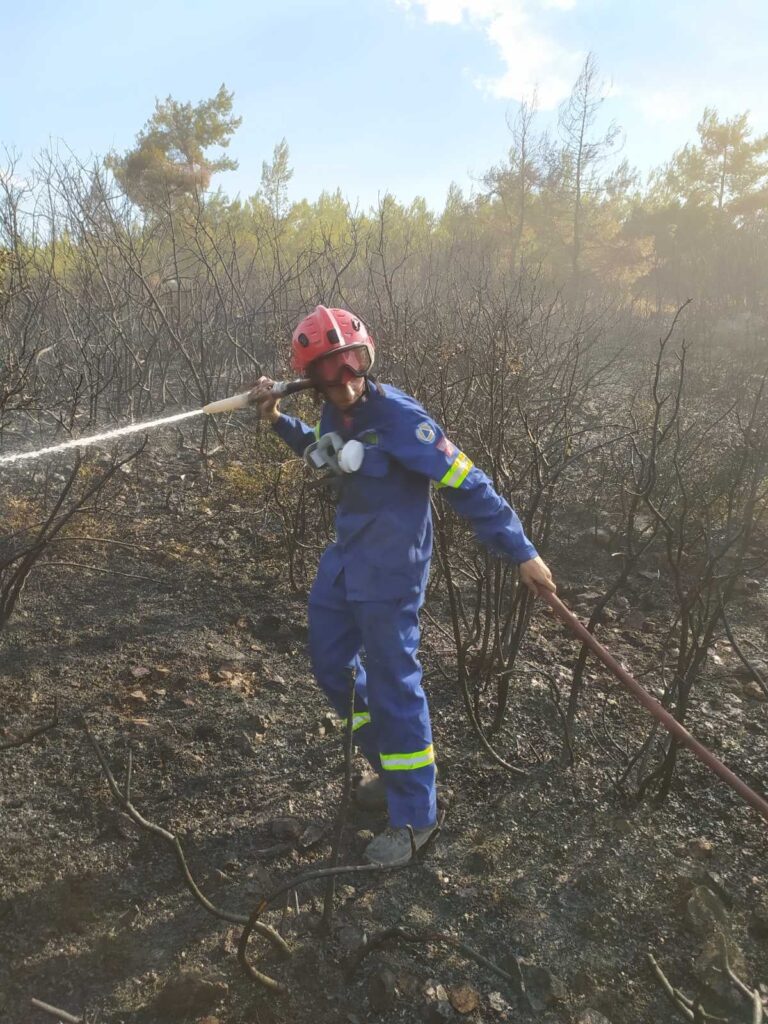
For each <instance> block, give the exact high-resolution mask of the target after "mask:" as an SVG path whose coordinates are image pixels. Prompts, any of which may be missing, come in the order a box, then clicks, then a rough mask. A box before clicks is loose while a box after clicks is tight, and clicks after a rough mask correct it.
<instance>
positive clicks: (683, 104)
mask: <svg viewBox="0 0 768 1024" xmlns="http://www.w3.org/2000/svg"><path fill="white" fill-rule="evenodd" d="M627 98H628V99H629V100H630V101H631V102H632V104H633V106H635V107H636V109H637V110H639V112H640V114H641V115H642V117H643V118H644V120H645V121H647V122H648V123H649V124H674V122H676V121H686V120H689V119H690V117H691V115H692V114H694V113H696V112H697V111H699V109H700V107H701V106H702V104H701V101H700V99H699V98H698V96H697V94H696V92H695V91H693V90H687V89H651V90H648V91H646V90H644V89H639V90H636V91H635V90H633V91H632V92H631V93H628V95H627Z"/></svg>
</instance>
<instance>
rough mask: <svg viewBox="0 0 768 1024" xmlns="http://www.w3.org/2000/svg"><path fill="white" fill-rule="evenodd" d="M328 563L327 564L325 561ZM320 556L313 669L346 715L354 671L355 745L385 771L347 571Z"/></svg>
mask: <svg viewBox="0 0 768 1024" xmlns="http://www.w3.org/2000/svg"><path fill="white" fill-rule="evenodd" d="M324 563H325V565H324ZM328 563H329V560H328V559H326V557H325V556H323V558H322V559H321V560H320V566H319V569H318V573H317V577H316V579H315V582H314V585H313V587H312V591H311V593H310V595H309V652H310V657H311V659H312V669H313V671H314V674H315V678H316V679H317V681H318V683H319V685H320V687H321V688H322V690H323V692H324V693H325V695H326V697H327V698H328V700H329V702H330V704H331V706H332V707H333V708H334V710H335V711H336V712H337V714H338V715H339V716H340V717H341V718H342V719H346V717H347V715H348V714H349V690H350V686H351V674H352V673H354V675H355V708H354V716H353V722H352V724H353V728H354V734H355V743H356V744H357V745H358V746H359V747H360V749H361V750H362V752H363V754H364V755H365V757H366V758H367V759H368V761H369V762H370V764H371V767H373V768H374V769H375V770H376V771H377V772H380V771H381V762H380V761H379V753H378V747H377V743H376V733H375V730H374V727H373V724H372V722H371V717H370V711H369V708H368V703H367V693H366V672H365V668H364V667H363V665H362V663H361V661H360V657H359V654H358V651H359V650H360V643H361V636H360V630H359V628H358V626H357V623H356V622H355V617H354V613H353V611H352V606H351V605H348V604H347V596H346V589H345V587H344V575H343V573H342V574H338V573H335V572H334V571H333V568H332V567H331V568H329V567H328Z"/></svg>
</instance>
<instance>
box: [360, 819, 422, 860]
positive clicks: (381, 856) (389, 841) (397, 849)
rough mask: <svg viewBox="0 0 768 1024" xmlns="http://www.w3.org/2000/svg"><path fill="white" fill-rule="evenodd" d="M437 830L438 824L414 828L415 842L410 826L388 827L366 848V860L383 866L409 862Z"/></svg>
mask: <svg viewBox="0 0 768 1024" xmlns="http://www.w3.org/2000/svg"><path fill="white" fill-rule="evenodd" d="M436 831H437V825H436V824H435V825H430V826H429V827H428V828H415V829H413V842H411V830H410V829H408V828H388V829H387V830H386V831H385V832H382V833H381V835H379V836H376V838H375V839H372V840H371V841H370V843H368V845H367V846H366V848H365V854H364V856H365V860H366V861H367V862H368V863H369V864H380V865H382V867H388V868H399V867H403V865H405V864H407V863H408V862H409V861H410V860H411V857H412V856H413V853H414V847H415V849H416V851H418V850H420V849H421V847H422V846H424V844H425V843H427V842H428V841H429V840H430V839H431V838H432V836H433V835H434V834H435V832H436Z"/></svg>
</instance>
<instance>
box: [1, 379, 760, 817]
mask: <svg viewBox="0 0 768 1024" xmlns="http://www.w3.org/2000/svg"><path fill="white" fill-rule="evenodd" d="M311 387H313V384H312V383H311V381H309V380H308V379H306V378H302V379H299V380H291V381H282V382H276V383H274V384H273V385H272V389H271V390H272V394H273V395H274V396H275V397H284V396H285V395H291V394H294V393H296V392H298V391H304V390H306V389H308V388H311ZM252 402H253V395H252V392H250V391H245V392H242V393H241V394H238V395H233V396H231V397H230V398H223V399H220V400H219V401H216V402H210V403H208V405H205V406H203V408H202V409H196V410H193V411H192V412H187V413H178V414H175V415H173V416H168V417H165V418H164V419H161V420H152V421H149V422H145V423H133V424H130V425H129V426H127V427H119V428H117V429H116V430H111V431H108V432H107V433H104V434H95V435H92V436H90V437H83V438H76V439H73V440H70V441H65V442H64V443H62V444H58V445H54V446H52V447H50V448H40V449H38V450H37V451H34V452H23V453H18V454H15V455H5V456H0V466H1V465H4V464H11V463H17V462H21V461H22V460H28V459H36V458H40V457H41V456H44V455H50V454H53V453H55V452H60V451H64V450H66V449H70V448H80V447H86V446H88V445H91V444H96V443H100V442H104V441H108V440H111V439H113V438H117V437H119V436H121V435H123V434H133V433H138V432H139V431H143V430H149V429H152V428H156V427H160V426H163V425H165V424H168V423H173V422H176V421H178V420H182V419H186V418H187V417H191V416H199V415H201V414H203V413H205V414H208V415H214V414H217V413H227V412H235V411H237V410H238V409H245V408H246V407H247V406H248V405H250V404H251V403H252ZM362 456H363V448H362V445H360V443H359V442H357V441H348V442H346V443H345V442H344V441H343V440H342V438H341V437H339V435H338V434H330V435H327V436H324V437H323V438H319V439H318V441H316V442H315V443H314V444H312V445H310V446H309V447H308V448H307V451H306V453H305V459H306V461H307V463H308V465H310V466H311V467H312V468H313V469H316V470H325V471H330V474H331V477H333V476H336V477H337V478H338V476H340V475H341V474H344V473H354V472H355V471H356V470H357V469H359V468H360V465H361V463H362ZM539 595H540V596H541V597H542V598H543V599H544V600H545V601H546V602H547V604H549V606H550V607H551V608H552V611H553V612H554V613H555V615H556V616H557V617H558V618H559V619H560V620H561V621H562V622H563V623H564V624H565V625H566V626H567V627H568V629H570V631H571V632H572V633H574V634H575V636H576V637H578V639H579V640H581V641H582V642H583V643H585V644H586V645H587V647H589V649H590V650H591V651H592V653H593V654H594V655H595V656H596V657H597V658H598V660H599V661H601V662H602V663H603V665H605V666H606V668H608V669H609V670H610V671H611V672H612V673H613V674H614V675H615V676H616V678H617V679H618V680H619V682H620V683H622V685H623V686H625V687H626V689H628V690H629V692H630V693H631V694H632V696H633V697H634V698H635V699H636V700H637V701H638V702H639V703H640V704H642V706H643V707H644V708H645V709H646V711H649V712H650V713H651V715H653V717H654V718H655V719H656V720H657V721H658V722H660V723H661V725H662V726H663V727H664V728H665V729H666V730H667V731H668V732H669V733H671V734H672V736H674V738H675V739H676V740H677V741H678V742H679V743H681V744H682V745H683V746H685V747H687V748H688V749H689V750H691V751H692V752H693V753H694V754H695V755H696V757H698V759H699V760H700V761H701V762H702V763H703V764H705V765H706V766H707V768H709V770H710V771H711V772H713V773H714V774H715V775H717V776H718V777H719V778H720V779H722V780H723V782H725V783H727V784H728V785H729V786H730V787H731V789H733V790H734V791H735V792H736V793H738V795H739V796H740V797H741V798H742V800H745V801H746V802H747V803H748V804H749V805H750V806H751V807H753V808H754V809H755V810H756V811H757V812H758V813H759V814H761V815H762V816H763V818H765V820H766V821H768V801H766V800H765V798H764V797H762V796H760V795H759V794H758V793H756V792H755V791H754V790H753V789H751V788H750V787H749V786H748V785H747V784H746V783H745V782H743V781H742V780H741V779H740V778H739V777H738V776H737V775H735V774H734V772H732V771H731V770H730V768H727V767H726V766H725V765H724V764H723V763H722V761H720V760H718V758H716V757H715V755H714V754H713V753H712V752H711V751H710V750H707V748H706V747H705V746H704V744H703V743H700V742H699V740H697V739H696V738H695V737H694V736H692V735H691V733H689V732H688V730H687V729H686V728H685V727H684V726H682V725H681V724H680V722H678V721H677V719H676V718H675V717H674V715H672V714H670V712H669V711H667V710H666V708H664V707H663V706H662V704H661V703H660V702H659V701H658V700H656V698H655V697H652V696H651V694H650V693H648V691H647V690H646V689H645V688H644V687H642V686H641V685H640V683H638V682H637V680H636V679H634V678H633V677H632V676H631V675H630V674H629V672H627V670H626V669H625V668H624V667H623V666H622V665H620V664H619V662H618V661H617V660H616V659H615V658H614V657H613V655H611V654H610V652H609V651H608V650H606V648H605V647H603V645H602V644H600V643H599V642H598V641H597V640H596V639H595V638H594V636H593V635H592V634H591V633H590V632H589V631H588V630H587V628H586V627H585V626H584V625H583V624H582V623H581V622H580V621H579V619H577V618H576V616H575V615H574V614H573V613H572V612H571V611H569V609H568V608H566V606H565V605H564V604H563V602H562V601H561V600H560V598H558V597H556V596H555V594H553V593H551V592H550V591H545V590H543V589H541V588H540V589H539Z"/></svg>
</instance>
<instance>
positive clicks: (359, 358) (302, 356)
mask: <svg viewBox="0 0 768 1024" xmlns="http://www.w3.org/2000/svg"><path fill="white" fill-rule="evenodd" d="M291 350H292V354H293V368H294V369H295V370H298V372H299V373H301V374H302V376H304V377H315V376H316V377H317V378H318V383H320V384H337V383H340V381H341V380H342V377H343V375H344V371H345V370H347V371H349V372H351V373H352V374H353V375H354V376H356V377H364V376H365V375H366V374H367V373H368V372H369V371H370V369H371V367H372V366H373V359H374V345H373V338H372V337H371V336H370V334H369V333H368V331H367V330H366V327H365V324H364V323H363V322H362V320H360V319H358V317H356V316H355V314H354V313H350V312H349V310H347V309H328V308H327V307H326V306H315V310H314V312H313V313H310V314H309V315H308V316H305V317H304V319H303V320H302V321H301V323H300V324H299V326H298V327H297V328H296V330H295V331H294V332H293V338H292V339H291Z"/></svg>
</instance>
